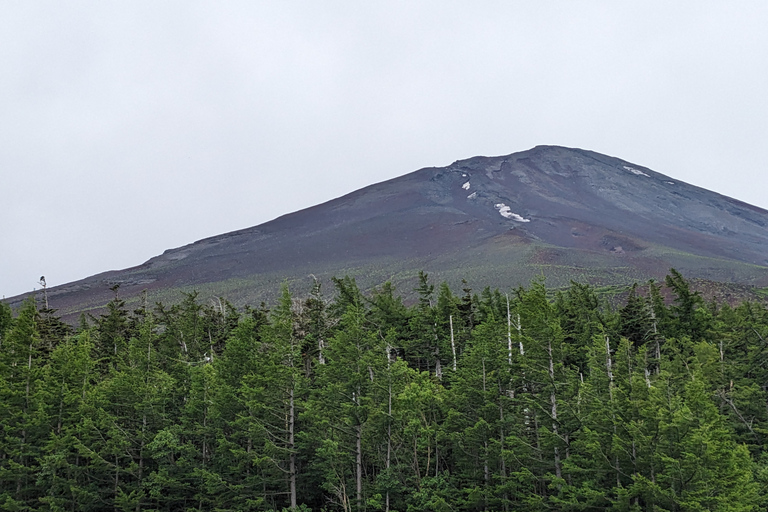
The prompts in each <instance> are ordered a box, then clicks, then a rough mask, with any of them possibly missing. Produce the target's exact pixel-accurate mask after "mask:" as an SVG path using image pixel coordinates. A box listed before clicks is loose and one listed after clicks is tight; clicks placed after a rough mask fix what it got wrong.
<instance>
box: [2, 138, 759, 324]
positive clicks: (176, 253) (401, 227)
mask: <svg viewBox="0 0 768 512" xmlns="http://www.w3.org/2000/svg"><path fill="white" fill-rule="evenodd" d="M766 226H768V211H766V210H763V209H761V208H757V207H755V206H751V205H749V204H746V203H743V202H741V201H737V200H735V199H731V198H729V197H725V196H722V195H720V194H717V193H714V192H710V191H708V190H705V189H702V188H699V187H695V186H692V185H689V184H687V183H683V182H681V181H677V180H675V179H673V178H670V177H668V176H665V175H663V174H660V173H657V172H654V171H652V170H650V169H648V168H646V167H643V166H641V165H638V164H634V163H631V162H627V161H625V160H621V159H619V158H614V157H610V156H606V155H602V154H599V153H595V152H592V151H586V150H582V149H571V148H564V147H557V146H538V147H535V148H533V149H530V150H528V151H523V152H519V153H513V154H511V155H507V156H499V157H474V158H470V159H467V160H459V161H457V162H454V163H453V164H451V165H449V166H447V167H439V168H425V169H420V170H418V171H415V172H412V173H410V174H407V175H405V176H401V177H399V178H395V179H392V180H389V181H385V182H382V183H378V184H375V185H371V186H369V187H366V188H363V189H360V190H358V191H355V192H352V193H350V194H347V195H345V196H343V197H340V198H338V199H334V200H332V201H328V202H326V203H323V204H320V205H317V206H313V207H311V208H307V209H304V210H301V211H297V212H295V213H291V214H289V215H285V216H282V217H279V218H277V219H275V220H273V221H270V222H267V223H264V224H261V225H258V226H255V227H252V228H248V229H243V230H240V231H235V232H232V233H227V234H223V235H219V236H214V237H211V238H207V239H204V240H200V241H198V242H195V243H192V244H189V245H186V246H184V247H179V248H176V249H170V250H168V251H166V252H165V253H163V254H162V255H160V256H157V257H154V258H152V259H150V260H149V261H147V262H146V263H144V264H142V265H139V266H137V267H133V268H129V269H125V270H120V271H112V272H106V273H103V274H99V275H96V276H93V277H89V278H86V279H83V280H81V281H76V282H73V283H69V284H65V285H62V286H57V287H55V288H51V289H49V290H48V296H49V300H50V302H51V306H52V307H55V308H58V309H59V312H60V313H62V314H64V315H67V314H73V313H74V312H76V311H83V310H89V309H93V308H99V307H102V306H103V305H104V304H105V303H106V302H107V301H108V300H109V299H110V298H111V297H112V292H111V291H110V290H109V287H110V286H114V285H115V284H119V285H120V294H121V296H122V297H129V298H134V300H138V299H137V298H138V297H139V296H140V295H141V293H142V291H143V290H147V293H148V295H149V298H150V300H163V301H167V300H174V299H178V297H179V296H180V293H179V291H192V290H198V291H200V292H201V293H202V294H203V296H206V295H210V296H214V295H219V296H223V297H225V298H227V299H228V300H230V301H232V302H234V303H235V304H242V303H257V302H258V301H260V300H263V299H267V298H270V297H271V296H273V294H274V292H275V290H276V289H277V287H278V286H279V284H280V283H281V282H283V281H284V280H286V279H287V280H289V281H298V282H299V283H300V284H298V286H301V287H304V288H306V287H307V286H308V283H309V282H310V279H311V278H310V277H308V276H310V275H313V276H316V277H317V278H319V279H323V280H327V279H329V278H330V277H332V276H344V275H350V276H354V277H356V279H357V281H358V283H359V284H360V285H361V287H363V288H367V287H371V286H376V285H379V284H381V283H383V282H384V281H387V280H390V281H392V282H393V283H394V284H395V285H396V286H398V285H399V287H400V289H401V291H404V292H407V291H408V290H410V289H411V288H413V286H414V284H415V280H414V276H415V275H416V274H417V273H418V271H419V270H424V271H426V272H428V273H429V274H430V276H431V279H432V280H433V281H435V282H440V281H443V280H445V281H447V282H448V283H449V284H451V285H452V286H455V287H456V289H458V285H459V284H460V281H461V279H462V278H464V279H466V280H467V281H468V282H469V283H470V285H471V286H473V287H474V288H475V289H478V288H482V287H484V286H486V285H490V286H491V287H499V288H501V289H508V288H509V287H511V286H517V285H520V284H522V285H527V284H528V283H529V281H530V280H531V279H532V278H535V277H536V276H540V275H544V276H545V277H546V280H547V284H548V285H549V286H560V285H565V284H568V282H569V281H570V280H571V279H574V280H578V281H582V282H590V283H592V284H594V285H616V284H629V283H631V282H633V281H645V280H647V279H648V278H657V279H658V278H661V277H663V276H664V275H665V274H666V272H667V271H668V269H669V268H670V267H675V268H677V269H678V270H680V271H681V272H682V273H683V274H684V275H686V276H687V277H693V278H703V279H709V280H714V281H723V282H731V283H742V284H747V285H754V286H766V285H768V251H766V249H768V229H766ZM19 300H20V298H14V299H11V300H10V301H9V302H10V303H11V304H14V303H18V302H19Z"/></svg>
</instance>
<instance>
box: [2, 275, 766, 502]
mask: <svg viewBox="0 0 768 512" xmlns="http://www.w3.org/2000/svg"><path fill="white" fill-rule="evenodd" d="M334 284H335V289H334V290H331V292H329V294H328V296H327V297H326V296H324V295H323V293H322V292H321V289H320V286H319V285H317V284H316V285H315V286H314V287H313V289H312V291H311V292H310V293H309V294H307V296H305V297H296V296H292V295H291V293H290V292H289V291H288V289H287V288H284V290H283V293H282V296H281V298H280V299H279V300H278V301H276V303H275V304H272V305H269V306H268V307H267V306H265V305H263V304H262V305H261V306H259V307H246V308H244V309H237V308H235V307H233V306H232V305H230V304H229V303H227V302H226V301H225V300H223V299H222V300H216V301H201V300H199V299H198V297H197V296H196V295H195V294H189V295H186V296H184V297H183V300H181V301H180V302H178V303H177V304H173V305H162V304H154V305H150V304H147V303H146V302H147V301H144V303H143V304H142V305H141V306H140V307H139V308H138V309H135V310H129V309H128V308H127V306H126V303H125V301H124V299H122V298H121V297H120V296H119V294H118V293H117V292H118V291H119V290H115V292H116V293H115V297H114V299H113V300H112V301H111V302H110V303H109V304H107V305H106V309H105V311H104V313H103V314H101V315H98V316H95V317H91V318H86V317H84V318H83V319H82V320H81V322H80V325H79V326H77V327H72V326H69V325H68V324H66V323H64V322H62V321H61V320H60V319H59V318H58V317H57V316H56V312H55V310H52V309H48V308H47V307H41V306H40V305H39V304H37V303H35V302H34V301H33V300H29V301H27V302H26V303H25V305H24V306H23V307H21V308H20V309H19V310H18V311H14V312H11V310H10V308H8V306H6V305H4V304H2V303H0V508H2V509H3V510H20V511H21V510H52V511H69V510H71V511H92V510H99V511H101V510H110V511H129V510H130V511H140V510H164V511H185V510H208V511H214V510H215V511H241V510H242V511H244V510H254V511H268V510H285V509H288V510H292V509H295V510H303V511H307V510H313V511H317V512H319V511H322V510H327V511H337V510H338V511H401V512H405V511H544V510H568V511H571V510H572V511H577V510H579V511H582V510H583V511H603V510H617V511H619V510H621V511H701V510H718V511H721V510H722V511H751V510H765V508H766V505H767V504H768V499H767V498H768V496H767V494H768V457H767V456H766V450H765V443H766V442H768V342H767V340H768V310H767V309H766V308H765V307H764V306H763V305H759V304H755V303H742V304H740V305H738V306H728V305H719V304H716V303H708V302H705V301H704V300H703V299H702V298H701V297H700V296H699V295H698V294H697V293H695V292H693V291H692V290H691V287H690V286H689V283H688V282H687V281H686V280H685V279H684V278H683V276H681V275H680V274H679V273H677V272H675V271H674V270H673V271H671V272H670V275H669V276H667V279H666V282H665V283H663V287H662V286H661V284H660V283H659V284H657V283H650V284H649V285H644V286H643V287H637V286H636V287H633V288H632V290H631V291H630V293H629V295H628V297H627V298H626V300H624V301H622V304H620V305H613V306H612V305H610V304H609V303H607V302H606V301H605V300H604V299H603V298H602V297H601V296H600V295H599V294H597V293H596V291H595V289H593V288H592V287H590V286H588V285H584V284H578V283H573V284H572V285H571V286H570V288H568V289H563V290H560V291H556V292H555V291H548V290H547V289H546V287H545V285H544V284H543V283H540V282H535V283H533V284H532V285H530V286H529V287H528V288H519V289H516V290H512V291H510V292H509V293H508V294H507V293H503V292H500V291H493V290H490V289H485V290H483V291H482V292H479V293H475V292H473V291H472V290H470V289H469V288H468V285H467V286H466V287H465V289H463V290H461V291H459V292H458V293H456V292H455V291H453V290H451V289H449V287H448V286H447V285H440V286H438V287H437V288H435V286H434V285H433V284H431V283H430V281H429V279H428V277H427V276H426V275H425V274H423V273H422V274H420V276H419V281H418V287H417V289H416V290H415V300H409V301H405V300H404V299H403V298H402V296H400V295H399V294H398V293H396V291H395V290H394V288H393V287H392V286H391V285H389V284H385V285H383V286H381V287H380V288H378V289H377V290H375V291H373V292H372V293H365V294H363V293H362V292H361V291H360V290H359V289H358V287H357V285H356V284H355V281H354V280H353V279H351V278H344V279H334ZM662 288H663V289H664V294H666V295H664V294H662ZM665 298H666V299H667V300H665Z"/></svg>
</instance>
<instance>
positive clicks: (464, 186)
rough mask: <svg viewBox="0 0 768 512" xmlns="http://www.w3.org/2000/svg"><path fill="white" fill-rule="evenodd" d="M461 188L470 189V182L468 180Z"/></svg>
mask: <svg viewBox="0 0 768 512" xmlns="http://www.w3.org/2000/svg"><path fill="white" fill-rule="evenodd" d="M461 188H463V189H464V190H469V182H466V183H465V184H463V185H462V186H461Z"/></svg>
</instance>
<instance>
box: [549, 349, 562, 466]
mask: <svg viewBox="0 0 768 512" xmlns="http://www.w3.org/2000/svg"><path fill="white" fill-rule="evenodd" d="M547 352H548V353H549V382H550V385H551V386H552V391H551V393H550V395H549V401H550V403H551V405H552V433H554V434H555V437H559V434H558V431H557V396H556V395H555V362H554V359H553V357H552V340H548V341H547ZM555 475H556V476H557V478H562V477H563V471H562V468H561V467H560V447H559V446H555Z"/></svg>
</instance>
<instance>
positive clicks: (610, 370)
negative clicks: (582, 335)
mask: <svg viewBox="0 0 768 512" xmlns="http://www.w3.org/2000/svg"><path fill="white" fill-rule="evenodd" d="M605 368H606V371H607V373H608V396H609V398H610V400H611V417H612V418H613V435H614V437H615V436H616V413H615V412H614V411H613V361H612V360H611V340H610V338H608V336H606V337H605ZM614 461H615V465H616V486H621V468H620V466H619V455H618V453H617V454H616V456H615V457H614Z"/></svg>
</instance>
